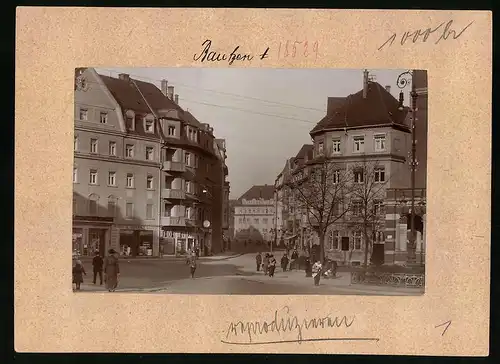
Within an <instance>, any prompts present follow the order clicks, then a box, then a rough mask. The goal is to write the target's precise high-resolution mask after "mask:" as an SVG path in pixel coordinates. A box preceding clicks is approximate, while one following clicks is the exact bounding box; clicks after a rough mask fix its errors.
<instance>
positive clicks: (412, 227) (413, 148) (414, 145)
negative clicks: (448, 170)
mask: <svg viewBox="0 0 500 364" xmlns="http://www.w3.org/2000/svg"><path fill="white" fill-rule="evenodd" d="M410 95H411V103H412V104H411V119H412V121H411V125H412V126H411V128H412V131H411V134H412V138H411V213H410V217H411V220H410V230H411V235H410V246H411V254H410V256H409V257H408V258H409V259H408V260H409V262H410V263H415V262H416V236H415V174H416V173H415V172H416V170H417V164H418V162H417V155H416V154H417V139H416V111H417V92H416V90H415V84H414V83H413V82H412V87H411V93H410Z"/></svg>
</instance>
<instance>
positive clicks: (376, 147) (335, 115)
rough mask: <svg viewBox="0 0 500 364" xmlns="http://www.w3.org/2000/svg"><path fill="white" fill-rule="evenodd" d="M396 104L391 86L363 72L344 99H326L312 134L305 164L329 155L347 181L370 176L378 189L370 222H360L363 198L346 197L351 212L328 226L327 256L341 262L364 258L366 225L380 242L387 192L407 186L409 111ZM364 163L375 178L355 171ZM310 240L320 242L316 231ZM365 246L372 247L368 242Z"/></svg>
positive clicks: (359, 261) (355, 181) (361, 179)
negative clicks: (346, 174)
mask: <svg viewBox="0 0 500 364" xmlns="http://www.w3.org/2000/svg"><path fill="white" fill-rule="evenodd" d="M400 106H401V105H400V104H399V102H398V100H396V99H395V98H394V97H393V96H392V95H391V93H390V90H389V89H388V88H387V87H386V88H384V87H383V86H381V85H380V84H378V83H376V82H373V81H372V80H371V79H370V77H369V75H368V72H367V71H365V73H364V82H363V89H362V90H361V91H359V92H357V93H355V94H353V95H349V96H348V97H346V98H345V99H343V100H342V99H339V98H335V99H331V100H329V105H328V111H327V115H326V116H325V117H324V118H323V119H322V120H321V121H320V122H319V123H318V124H317V125H316V127H315V128H314V129H313V130H312V131H311V132H310V135H311V137H312V138H313V140H314V159H313V160H312V161H310V162H308V164H309V165H311V166H313V165H314V164H315V163H317V162H316V161H317V160H320V159H324V158H327V159H328V160H330V161H332V162H335V163H336V166H337V168H340V170H344V171H349V173H352V174H353V176H352V179H351V180H350V181H351V182H350V183H360V184H363V183H364V181H366V180H367V179H368V178H371V180H372V181H374V186H373V189H376V190H377V192H379V193H378V195H377V197H376V198H378V199H379V200H377V201H372V204H373V206H374V207H373V208H374V209H375V207H376V209H375V210H376V215H377V216H378V217H380V218H377V219H376V220H377V221H375V219H374V221H371V222H370V223H369V224H368V222H366V221H363V222H362V221H360V218H359V216H360V211H359V208H358V207H359V205H360V203H361V202H360V201H357V200H355V198H354V197H352V196H346V197H347V199H346V200H347V201H345V203H348V204H349V206H350V207H349V208H348V209H347V210H348V211H349V213H347V214H346V215H345V216H344V217H343V218H342V219H339V220H338V221H336V222H335V223H334V224H333V225H332V226H331V227H330V228H329V230H328V232H327V236H326V240H325V248H326V249H325V250H326V252H327V255H328V256H329V257H331V258H333V259H335V260H337V261H339V262H340V263H344V264H352V265H355V264H361V263H362V262H363V260H364V252H365V244H367V242H365V235H364V231H363V229H365V228H366V229H368V230H369V236H370V237H373V243H380V244H383V243H384V241H385V224H384V219H385V212H384V208H383V207H384V199H385V196H386V195H385V191H386V190H387V189H394V188H396V189H397V188H405V187H407V186H408V184H409V167H408V163H407V162H408V161H407V158H408V151H409V148H410V135H411V134H410V133H411V131H410V128H409V126H408V124H407V120H406V117H407V110H406V109H405V108H402V107H400ZM367 164H369V165H370V166H371V168H370V172H369V173H371V174H373V176H369V177H367V176H366V173H368V172H367V169H364V170H363V169H357V168H358V167H357V166H360V165H367ZM340 170H339V171H340ZM370 208H372V207H370ZM361 226H363V227H361ZM343 238H345V239H348V241H349V244H342V242H343V241H344V240H345V239H343ZM311 240H312V244H313V245H315V244H318V238H317V236H316V235H315V234H312V237H311ZM368 246H369V248H370V249H371V244H369V245H368ZM370 255H371V251H370Z"/></svg>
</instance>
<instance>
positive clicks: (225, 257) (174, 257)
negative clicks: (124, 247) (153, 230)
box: [73, 252, 244, 262]
mask: <svg viewBox="0 0 500 364" xmlns="http://www.w3.org/2000/svg"><path fill="white" fill-rule="evenodd" d="M243 254H244V253H232V252H224V253H220V254H217V255H212V256H206V257H203V256H202V257H199V258H198V260H200V261H205V260H208V261H219V260H228V259H232V258H236V257H239V256H241V255H243ZM93 258H94V257H90V256H88V257H79V258H78V259H79V260H81V261H82V262H88V261H92V259H93ZM186 258H187V255H163V256H162V257H147V256H146V257H145V256H138V257H131V256H130V257H127V256H120V257H119V258H118V259H120V260H133V261H148V260H162V261H167V262H168V261H175V260H183V259H186ZM73 259H74V258H73Z"/></svg>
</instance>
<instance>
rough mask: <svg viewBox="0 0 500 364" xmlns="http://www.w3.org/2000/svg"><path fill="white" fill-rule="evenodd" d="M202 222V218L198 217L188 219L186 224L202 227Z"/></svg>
mask: <svg viewBox="0 0 500 364" xmlns="http://www.w3.org/2000/svg"><path fill="white" fill-rule="evenodd" d="M201 225H202V223H201V221H200V220H197V219H194V218H192V219H186V226H195V227H201Z"/></svg>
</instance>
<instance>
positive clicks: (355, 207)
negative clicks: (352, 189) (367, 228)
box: [351, 201, 363, 216]
mask: <svg viewBox="0 0 500 364" xmlns="http://www.w3.org/2000/svg"><path fill="white" fill-rule="evenodd" d="M351 209H352V214H353V215H354V216H359V215H361V213H362V212H363V204H362V202H361V201H353V202H352V206H351Z"/></svg>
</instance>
